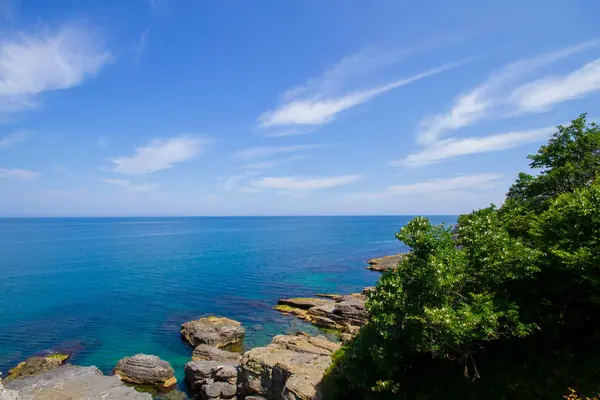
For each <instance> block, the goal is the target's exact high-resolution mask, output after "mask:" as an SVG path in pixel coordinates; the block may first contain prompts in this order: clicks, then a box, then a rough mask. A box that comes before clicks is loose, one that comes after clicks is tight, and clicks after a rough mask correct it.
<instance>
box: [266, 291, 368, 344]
mask: <svg viewBox="0 0 600 400" xmlns="http://www.w3.org/2000/svg"><path fill="white" fill-rule="evenodd" d="M365 300H366V297H365V295H364V294H363V293H354V294H350V295H345V296H336V297H335V299H331V298H329V299H323V298H315V299H307V298H301V299H283V300H279V302H278V304H277V305H276V306H275V307H274V309H275V310H277V311H280V312H283V313H286V314H293V315H295V316H297V317H298V318H300V319H303V320H305V321H308V322H310V323H312V324H314V325H316V326H318V327H322V328H328V329H334V330H337V331H340V332H342V333H343V332H346V333H351V334H354V333H356V331H358V329H359V328H360V327H361V326H362V325H364V324H365V323H366V322H367V319H368V314H367V310H366V308H365ZM292 304H299V305H300V306H301V307H306V306H307V305H309V304H313V305H312V306H311V307H310V308H309V309H305V308H300V307H293V306H292Z"/></svg>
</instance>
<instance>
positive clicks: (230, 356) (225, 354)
mask: <svg viewBox="0 0 600 400" xmlns="http://www.w3.org/2000/svg"><path fill="white" fill-rule="evenodd" d="M241 359H242V355H241V354H239V353H234V352H231V351H225V350H221V349H217V348H216V347H212V346H209V345H207V344H201V345H200V346H196V348H195V349H194V352H193V353H192V360H193V361H219V362H226V363H237V364H239V362H240V361H241Z"/></svg>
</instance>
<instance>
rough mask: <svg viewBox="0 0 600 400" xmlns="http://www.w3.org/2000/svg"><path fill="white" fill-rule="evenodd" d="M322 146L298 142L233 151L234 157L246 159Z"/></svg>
mask: <svg viewBox="0 0 600 400" xmlns="http://www.w3.org/2000/svg"><path fill="white" fill-rule="evenodd" d="M321 147H324V145H322V144H299V145H293V146H262V147H251V148H248V149H244V150H240V151H238V152H237V153H235V157H236V158H238V159H241V160H248V159H253V158H261V157H268V156H273V155H277V154H283V153H295V152H302V151H308V150H314V149H319V148H321Z"/></svg>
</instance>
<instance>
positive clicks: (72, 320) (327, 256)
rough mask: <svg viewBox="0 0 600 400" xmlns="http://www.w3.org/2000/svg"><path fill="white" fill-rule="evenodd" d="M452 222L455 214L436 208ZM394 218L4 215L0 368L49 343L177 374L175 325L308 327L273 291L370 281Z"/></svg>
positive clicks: (390, 246)
mask: <svg viewBox="0 0 600 400" xmlns="http://www.w3.org/2000/svg"><path fill="white" fill-rule="evenodd" d="M431 219H432V222H435V223H440V222H445V223H449V224H453V223H455V221H456V217H453V216H448V217H440V216H437V217H432V218H431ZM409 220H410V217H405V216H390V217H383V216H382V217H231V218H227V217H222V218H210V217H207V218H204V217H203V218H56V219H44V218H39V219H0V371H6V370H7V369H9V368H11V367H12V366H14V365H15V364H16V363H17V362H19V361H21V360H23V359H24V358H26V357H28V356H31V355H34V354H36V353H39V352H42V351H47V350H61V349H64V350H67V351H70V352H73V358H72V360H71V362H72V363H74V364H79V365H96V366H98V367H99V368H100V369H102V370H104V371H105V372H107V373H108V372H110V371H111V370H112V368H113V367H114V366H115V364H116V362H117V361H118V360H119V359H120V358H122V357H125V356H128V355H132V354H135V353H150V354H155V355H158V356H159V357H161V358H163V359H165V360H167V361H169V362H170V363H171V365H173V367H174V368H175V369H176V371H177V372H178V376H180V377H181V372H182V371H183V365H184V364H185V362H187V361H188V360H189V359H190V357H191V349H190V348H189V347H187V346H186V345H184V344H183V343H182V342H181V340H180V338H179V327H180V324H181V323H183V322H185V321H187V320H190V319H194V318H197V317H199V316H201V315H205V314H215V315H220V316H226V317H230V318H234V319H237V320H239V321H241V322H242V323H243V324H244V326H245V327H246V329H247V337H246V345H247V346H250V347H251V346H258V345H265V344H267V343H269V342H270V340H271V337H272V336H273V335H276V334H279V333H283V332H287V331H292V330H297V329H299V328H303V329H311V327H308V326H306V325H304V324H303V323H301V322H299V321H298V320H296V319H295V318H293V317H286V316H283V315H281V314H279V313H277V312H276V311H273V310H272V309H271V307H272V306H273V305H274V304H275V303H276V302H277V299H278V298H281V297H293V296H312V295H313V294H314V293H319V292H321V293H324V292H336V293H346V292H353V291H359V290H361V289H362V288H363V287H364V286H368V285H373V284H374V283H375V282H376V280H377V279H378V277H379V274H378V273H375V272H372V271H369V270H367V269H366V268H365V267H366V263H365V261H366V260H367V259H369V258H372V257H378V256H383V255H387V254H392V253H397V252H401V251H404V250H406V249H405V248H403V246H402V244H401V243H400V242H398V241H397V240H396V239H395V236H394V234H395V232H397V231H398V229H399V228H400V227H401V226H403V225H404V224H405V223H406V222H408V221H409Z"/></svg>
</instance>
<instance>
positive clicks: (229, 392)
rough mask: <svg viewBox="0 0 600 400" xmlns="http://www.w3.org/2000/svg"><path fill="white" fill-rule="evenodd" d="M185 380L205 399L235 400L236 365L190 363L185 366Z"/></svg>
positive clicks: (202, 362) (212, 362)
mask: <svg viewBox="0 0 600 400" xmlns="http://www.w3.org/2000/svg"><path fill="white" fill-rule="evenodd" d="M185 379H186V380H187V381H188V382H189V384H190V388H191V389H192V390H193V391H196V392H200V393H201V394H202V396H203V398H205V399H235V394H236V392H237V380H238V364H233V363H222V362H217V361H190V362H188V363H187V364H185Z"/></svg>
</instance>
